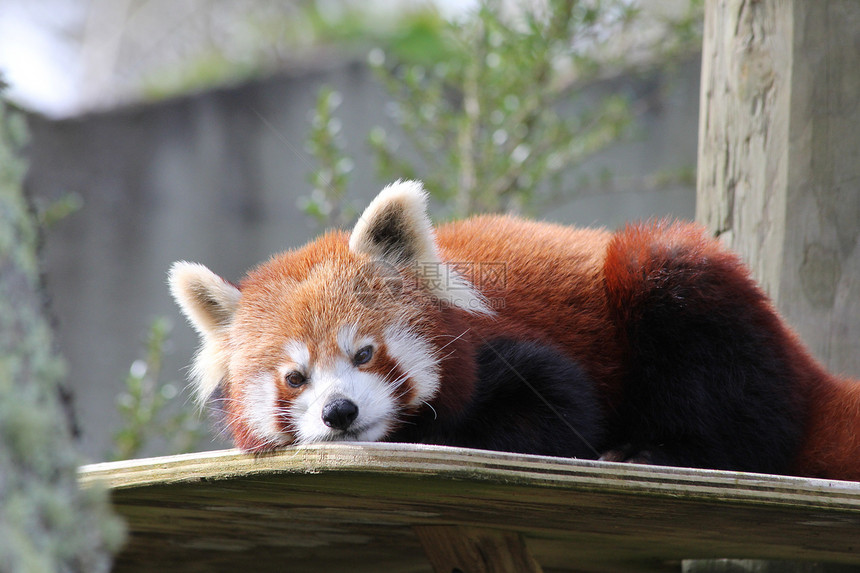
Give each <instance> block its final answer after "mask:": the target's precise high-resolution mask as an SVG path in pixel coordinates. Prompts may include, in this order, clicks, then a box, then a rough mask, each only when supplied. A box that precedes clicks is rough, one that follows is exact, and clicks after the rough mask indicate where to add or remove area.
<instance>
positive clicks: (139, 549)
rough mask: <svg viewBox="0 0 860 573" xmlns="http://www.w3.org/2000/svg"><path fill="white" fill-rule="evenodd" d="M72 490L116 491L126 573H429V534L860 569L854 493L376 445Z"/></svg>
mask: <svg viewBox="0 0 860 573" xmlns="http://www.w3.org/2000/svg"><path fill="white" fill-rule="evenodd" d="M80 479H81V482H82V483H83V484H84V485H93V484H95V483H97V482H99V483H104V484H106V485H107V486H108V487H110V488H111V490H112V495H113V500H114V504H115V506H116V509H117V511H119V512H120V513H121V514H122V515H123V516H125V518H126V519H127V520H128V523H129V527H130V532H131V535H130V541H129V543H128V545H127V547H126V549H125V550H124V552H123V553H122V554H121V555H120V557H119V560H118V562H117V567H116V571H120V572H121V571H150V570H155V569H157V570H159V571H183V572H193V571H222V570H223V571H227V570H231V571H232V570H244V569H248V570H254V571H297V572H303V571H349V572H351V573H359V572H363V571H368V572H370V571H373V572H377V571H392V572H418V571H423V572H431V571H433V569H432V566H431V564H430V561H429V560H428V559H427V558H426V556H425V554H424V551H423V549H422V544H421V541H420V539H419V536H418V535H417V534H416V529H415V528H422V527H427V526H457V527H466V528H479V529H482V530H496V531H498V532H499V535H501V536H505V535H508V534H513V535H518V536H522V538H523V539H524V541H525V545H526V547H527V549H528V552H529V553H530V554H531V555H532V556H533V557H534V559H535V560H536V561H537V562H538V563H539V564H540V566H542V568H543V570H544V571H546V572H548V573H551V572H553V571H559V572H560V571H677V570H678V568H679V564H680V562H681V560H682V559H702V558H716V557H731V558H749V559H780V560H809V561H820V562H832V563H842V564H855V565H860V483H853V482H838V481H825V480H813V479H804V478H792V477H777V476H764V475H756V474H743V473H735V472H720V471H708V470H689V469H680V468H662V467H650V466H635V465H626V464H611V463H600V462H591V461H579V460H568V459H560V458H548V457H541V456H523V455H514V454H504V453H499V452H486V451H480V450H468V449H460V448H445V447H438V446H420V445H405V444H383V443H376V444H325V445H316V446H308V447H296V448H289V449H287V450H285V451H283V452H279V453H277V454H272V455H266V456H258V457H255V456H249V455H245V454H241V453H239V452H236V451H233V450H229V451H221V452H207V453H202V454H192V455H186V456H174V457H168V458H154V459H150V460H133V461H129V462H118V463H108V464H96V465H91V466H87V467H85V468H83V469H82V470H81V474H80ZM464 573H468V572H467V571H464Z"/></svg>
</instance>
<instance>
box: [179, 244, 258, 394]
mask: <svg viewBox="0 0 860 573" xmlns="http://www.w3.org/2000/svg"><path fill="white" fill-rule="evenodd" d="M168 282H169V283H170V292H171V293H172V294H173V298H174V299H176V302H177V303H178V304H179V308H181V309H182V312H183V313H184V314H185V316H187V317H188V320H189V321H190V322H191V324H192V325H193V326H194V328H195V329H196V330H197V332H199V333H200V342H201V344H200V349H199V350H198V352H197V354H196V355H195V357H194V365H193V367H192V369H191V379H192V382H193V386H194V390H195V394H196V398H197V402H198V403H199V404H201V405H202V404H203V403H204V402H206V400H207V399H208V398H209V397H210V396H211V395H212V394H213V393H214V392H215V390H216V389H217V388H218V385H219V384H221V381H222V380H224V378H225V377H226V375H227V363H228V360H229V352H228V348H229V347H228V345H227V342H226V337H225V336H224V332H225V330H226V327H227V326H229V324H230V322H231V320H232V319H233V313H235V312H236V307H237V306H238V305H239V298H240V296H241V295H240V292H239V289H238V288H236V287H235V286H233V285H231V284H230V283H228V282H227V281H225V280H224V279H222V278H221V277H219V276H218V275H216V274H215V273H213V272H212V271H210V270H209V269H207V268H206V267H204V266H203V265H198V264H196V263H187V262H185V261H178V262H176V263H173V266H172V267H171V268H170V274H169V277H168Z"/></svg>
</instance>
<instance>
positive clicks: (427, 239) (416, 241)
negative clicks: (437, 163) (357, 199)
mask: <svg viewBox="0 0 860 573" xmlns="http://www.w3.org/2000/svg"><path fill="white" fill-rule="evenodd" d="M349 248H350V250H352V251H353V252H355V253H360V254H364V255H368V256H369V257H371V258H374V259H382V260H384V261H386V262H389V263H392V264H395V265H411V264H414V263H416V262H424V261H435V260H436V259H437V255H436V244H435V241H434V239H433V227H432V225H431V224H430V219H429V217H428V216H427V193H426V192H425V191H424V188H423V187H422V185H421V182H420V181H397V182H395V183H392V184H391V185H389V186H387V187H386V188H385V189H383V190H382V191H380V192H379V195H377V196H376V198H375V199H374V200H373V201H371V202H370V205H368V206H367V208H366V209H365V210H364V213H362V214H361V217H359V218H358V222H357V223H356V224H355V228H354V229H353V230H352V234H351V235H350V237H349Z"/></svg>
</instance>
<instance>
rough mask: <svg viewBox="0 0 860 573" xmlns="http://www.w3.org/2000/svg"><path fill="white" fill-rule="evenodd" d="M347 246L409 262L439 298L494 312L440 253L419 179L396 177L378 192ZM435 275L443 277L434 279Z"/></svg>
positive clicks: (389, 259)
mask: <svg viewBox="0 0 860 573" xmlns="http://www.w3.org/2000/svg"><path fill="white" fill-rule="evenodd" d="M349 248H350V250H351V251H352V252H354V253H358V254H361V255H367V256H369V257H370V258H372V259H376V260H382V261H385V262H386V263H389V264H392V265H394V266H395V267H399V268H403V267H412V268H413V269H414V270H416V271H417V275H416V278H418V279H419V280H422V277H425V279H426V280H424V281H423V282H424V287H425V288H426V289H427V290H428V291H429V292H430V293H431V294H432V295H433V296H435V297H436V298H437V299H439V300H443V301H446V302H448V303H449V304H453V305H454V306H458V307H460V308H462V309H463V310H466V311H468V312H473V313H483V314H492V310H491V309H490V308H489V307H488V306H487V304H486V300H485V299H484V297H483V295H482V294H481V293H480V292H478V291H477V290H476V289H475V288H474V287H473V286H472V285H471V284H470V283H469V282H468V281H467V280H466V279H465V278H464V277H462V276H460V274H459V273H457V272H456V271H455V270H454V269H453V268H449V267H448V265H447V263H445V262H444V261H443V260H442V259H441V257H440V256H439V249H438V248H437V246H436V237H435V234H434V233H433V226H432V225H431V224H430V218H429V217H428V216H427V193H426V192H425V191H424V188H423V186H422V185H421V182H420V181H397V182H395V183H392V184H391V185H389V186H388V187H386V188H385V189H383V190H382V191H380V192H379V195H377V196H376V198H375V199H374V200H373V201H371V202H370V205H368V206H367V209H365V210H364V213H362V215H361V217H359V218H358V222H357V223H356V224H355V228H354V229H353V230H352V235H350V237H349ZM434 267H438V268H434ZM439 276H444V277H446V280H445V281H439V280H437V278H438V277H439Z"/></svg>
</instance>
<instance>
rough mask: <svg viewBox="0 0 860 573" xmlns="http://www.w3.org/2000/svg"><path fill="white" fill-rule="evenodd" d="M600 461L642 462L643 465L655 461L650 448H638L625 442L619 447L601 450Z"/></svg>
mask: <svg viewBox="0 0 860 573" xmlns="http://www.w3.org/2000/svg"><path fill="white" fill-rule="evenodd" d="M598 460H599V461H601V462H625V463H628V464H644V465H652V464H654V463H656V462H655V461H654V454H653V453H652V452H651V450H644V449H639V448H636V447H634V446H633V444H625V445H624V446H621V447H620V448H616V449H613V450H607V451H605V452H603V455H601V456H600V457H599V458H598Z"/></svg>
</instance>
